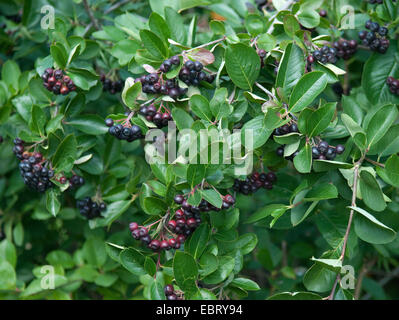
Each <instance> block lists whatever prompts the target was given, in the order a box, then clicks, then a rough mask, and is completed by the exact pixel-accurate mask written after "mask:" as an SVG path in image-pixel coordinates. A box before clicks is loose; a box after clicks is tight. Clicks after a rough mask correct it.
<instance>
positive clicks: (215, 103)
mask: <svg viewBox="0 0 399 320" xmlns="http://www.w3.org/2000/svg"><path fill="white" fill-rule="evenodd" d="M227 95H228V92H227V89H226V88H218V89H216V91H215V94H214V96H213V98H212V100H211V101H210V104H209V107H210V109H211V111H212V114H213V115H214V116H215V118H216V119H221V118H223V117H226V116H228V115H229V114H230V113H231V112H232V111H233V108H232V106H231V105H230V104H229V103H228V101H227Z"/></svg>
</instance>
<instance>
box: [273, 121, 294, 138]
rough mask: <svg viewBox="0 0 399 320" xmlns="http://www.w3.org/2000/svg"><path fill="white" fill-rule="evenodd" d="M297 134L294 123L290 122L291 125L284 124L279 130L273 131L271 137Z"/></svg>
mask: <svg viewBox="0 0 399 320" xmlns="http://www.w3.org/2000/svg"><path fill="white" fill-rule="evenodd" d="M292 132H298V126H297V125H296V123H294V122H292V123H291V124H285V125H283V126H281V127H279V128H276V129H274V131H273V133H272V135H273V136H283V135H285V134H288V133H292Z"/></svg>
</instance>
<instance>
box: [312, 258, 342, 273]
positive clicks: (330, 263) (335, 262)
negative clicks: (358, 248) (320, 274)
mask: <svg viewBox="0 0 399 320" xmlns="http://www.w3.org/2000/svg"><path fill="white" fill-rule="evenodd" d="M311 260H312V261H314V262H316V264H319V265H320V266H322V267H325V268H327V269H330V270H331V271H335V272H341V268H342V260H340V259H316V258H314V257H312V259H311Z"/></svg>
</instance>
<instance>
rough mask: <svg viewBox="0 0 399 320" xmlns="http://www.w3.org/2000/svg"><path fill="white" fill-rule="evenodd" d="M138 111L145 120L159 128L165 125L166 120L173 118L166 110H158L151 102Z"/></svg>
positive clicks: (166, 123)
mask: <svg viewBox="0 0 399 320" xmlns="http://www.w3.org/2000/svg"><path fill="white" fill-rule="evenodd" d="M139 113H140V114H141V115H142V116H144V117H145V118H146V120H147V121H150V122H153V123H154V124H155V125H156V126H157V127H158V128H160V129H161V128H163V127H167V126H168V122H169V121H172V120H173V119H172V116H171V114H170V113H169V112H168V111H166V112H164V113H162V112H159V111H157V109H156V108H155V106H154V105H153V104H151V105H149V106H148V107H146V106H143V107H141V108H140V110H139Z"/></svg>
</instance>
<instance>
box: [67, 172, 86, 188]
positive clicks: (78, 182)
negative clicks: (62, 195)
mask: <svg viewBox="0 0 399 320" xmlns="http://www.w3.org/2000/svg"><path fill="white" fill-rule="evenodd" d="M84 184H85V179H84V178H83V177H81V176H78V175H76V174H74V175H73V176H72V177H71V178H69V188H71V189H74V188H78V187H81V186H83V185H84Z"/></svg>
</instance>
